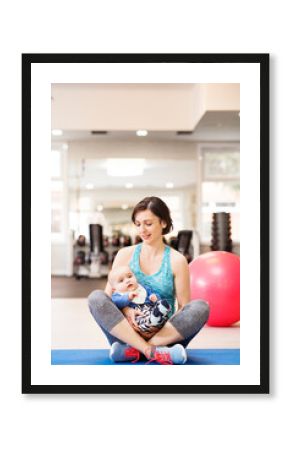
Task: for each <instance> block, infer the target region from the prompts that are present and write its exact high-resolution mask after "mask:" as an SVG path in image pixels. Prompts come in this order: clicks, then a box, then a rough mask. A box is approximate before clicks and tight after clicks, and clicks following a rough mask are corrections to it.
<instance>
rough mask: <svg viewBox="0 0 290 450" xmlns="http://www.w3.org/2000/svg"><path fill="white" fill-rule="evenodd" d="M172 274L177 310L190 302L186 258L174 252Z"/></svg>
mask: <svg viewBox="0 0 290 450" xmlns="http://www.w3.org/2000/svg"><path fill="white" fill-rule="evenodd" d="M172 269H173V273H174V283H175V293H176V298H177V303H178V309H181V308H182V307H183V306H184V305H186V304H187V303H189V302H190V277H189V268H188V262H187V260H186V258H185V257H184V256H183V255H182V254H181V253H178V252H174V255H173V260H172Z"/></svg>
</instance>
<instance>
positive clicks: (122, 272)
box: [108, 266, 171, 333]
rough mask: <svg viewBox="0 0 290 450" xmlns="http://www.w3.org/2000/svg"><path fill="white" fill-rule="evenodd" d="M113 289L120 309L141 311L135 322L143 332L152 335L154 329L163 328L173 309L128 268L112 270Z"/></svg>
mask: <svg viewBox="0 0 290 450" xmlns="http://www.w3.org/2000/svg"><path fill="white" fill-rule="evenodd" d="M108 280H109V283H110V285H111V287H112V301H113V302H114V303H115V305H116V306H117V307H118V308H119V309H123V308H125V307H126V306H129V307H130V308H135V309H138V310H139V311H141V312H142V313H143V314H142V316H141V315H140V316H136V317H135V321H136V323H137V325H138V327H139V328H140V331H142V332H148V333H150V332H151V331H152V328H154V327H157V328H161V327H162V326H163V325H164V323H165V322H166V321H167V319H168V316H169V312H170V310H171V307H170V305H169V303H168V302H167V301H166V300H164V299H161V298H160V296H159V295H158V294H156V293H154V292H153V291H152V289H151V288H150V287H149V286H142V285H141V284H139V283H138V282H137V280H136V278H135V275H134V274H133V272H132V271H131V269H130V268H129V267H128V266H122V267H118V268H116V269H112V270H111V272H110V273H109V276H108Z"/></svg>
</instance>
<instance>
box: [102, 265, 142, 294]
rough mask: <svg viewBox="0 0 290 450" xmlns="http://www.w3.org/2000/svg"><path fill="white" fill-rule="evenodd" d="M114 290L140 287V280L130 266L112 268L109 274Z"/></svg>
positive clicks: (127, 290) (123, 290)
mask: <svg viewBox="0 0 290 450" xmlns="http://www.w3.org/2000/svg"><path fill="white" fill-rule="evenodd" d="M108 280H109V283H110V285H111V287H112V290H113V292H115V291H117V292H130V291H134V290H135V289H137V287H138V282H137V280H136V278H135V275H134V274H133V272H132V270H131V269H130V267H128V266H121V267H117V268H116V269H112V270H111V272H110V273H109V276H108Z"/></svg>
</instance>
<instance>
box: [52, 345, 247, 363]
mask: <svg viewBox="0 0 290 450" xmlns="http://www.w3.org/2000/svg"><path fill="white" fill-rule="evenodd" d="M187 357H188V360H187V363H186V364H190V365H239V364H240V349H238V348H234V349H231V348H230V349H228V348H225V349H204V350H202V349H188V350H187ZM146 362H147V360H146V359H145V358H144V359H142V360H140V361H138V362H137V363H135V364H138V365H140V364H145V363H146ZM51 364H53V365H86V366H96V365H105V366H111V365H113V366H114V365H127V364H130V365H132V366H134V365H135V364H132V363H131V362H124V363H114V362H113V361H111V359H110V357H109V350H103V349H101V350H52V351H51ZM154 364H157V363H154V362H153V363H150V364H148V366H149V365H154Z"/></svg>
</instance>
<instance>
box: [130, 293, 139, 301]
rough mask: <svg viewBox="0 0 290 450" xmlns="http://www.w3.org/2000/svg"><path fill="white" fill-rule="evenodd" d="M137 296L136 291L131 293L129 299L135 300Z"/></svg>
mask: <svg viewBox="0 0 290 450" xmlns="http://www.w3.org/2000/svg"><path fill="white" fill-rule="evenodd" d="M135 297H137V294H134V292H130V293H129V300H133V299H134V298H135Z"/></svg>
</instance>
